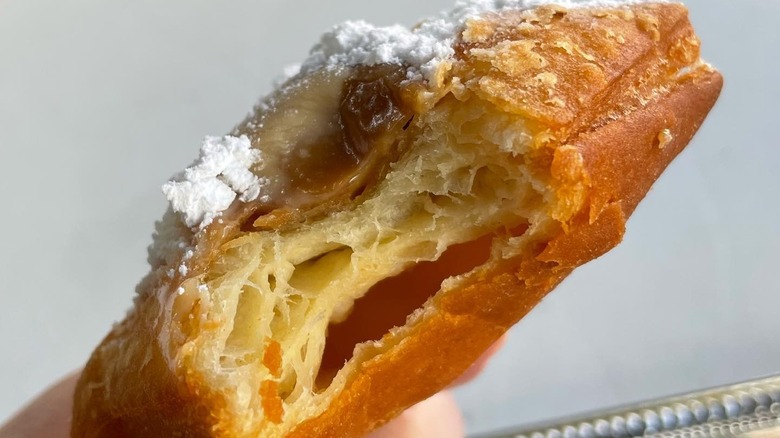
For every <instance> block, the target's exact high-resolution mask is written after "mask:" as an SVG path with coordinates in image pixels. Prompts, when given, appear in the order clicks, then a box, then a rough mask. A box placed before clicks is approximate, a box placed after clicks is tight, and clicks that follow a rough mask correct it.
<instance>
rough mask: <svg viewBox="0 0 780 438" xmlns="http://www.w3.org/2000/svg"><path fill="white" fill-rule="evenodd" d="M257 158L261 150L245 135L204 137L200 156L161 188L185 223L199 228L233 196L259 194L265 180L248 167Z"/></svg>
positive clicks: (250, 197)
mask: <svg viewBox="0 0 780 438" xmlns="http://www.w3.org/2000/svg"><path fill="white" fill-rule="evenodd" d="M260 162H261V152H260V151H259V150H257V149H253V148H252V144H251V142H250V141H249V138H248V137H247V136H245V135H242V136H241V137H234V136H230V135H228V136H224V137H206V139H205V140H204V141H203V146H201V149H200V157H199V158H198V159H197V160H196V161H195V163H193V164H192V165H191V166H190V167H188V168H187V169H185V170H184V172H182V173H181V174H180V175H178V176H177V177H175V178H174V180H172V181H169V182H167V183H166V184H165V185H163V188H162V190H163V193H165V196H166V197H167V198H168V201H170V203H171V207H172V209H173V211H175V212H177V213H179V214H180V215H181V217H182V219H183V220H184V223H185V224H187V226H188V227H191V228H195V227H198V228H200V229H203V228H205V227H206V226H208V225H209V224H210V223H211V222H212V221H213V220H214V219H215V218H216V217H218V216H219V215H220V214H221V213H222V212H223V211H224V210H227V209H228V207H230V205H231V204H232V203H233V201H234V200H235V199H236V197H238V198H239V199H240V200H241V201H242V202H249V201H253V200H255V199H257V198H258V197H259V196H260V192H261V190H262V188H263V186H264V185H266V184H267V183H268V181H267V180H266V179H262V178H258V177H257V176H255V174H253V173H252V172H251V170H250V168H251V167H252V166H254V165H255V164H257V163H260Z"/></svg>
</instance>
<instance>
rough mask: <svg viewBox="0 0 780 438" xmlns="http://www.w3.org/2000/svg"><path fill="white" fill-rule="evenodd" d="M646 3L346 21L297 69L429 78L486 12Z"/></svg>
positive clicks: (473, 5)
mask: <svg viewBox="0 0 780 438" xmlns="http://www.w3.org/2000/svg"><path fill="white" fill-rule="evenodd" d="M645 1H648V0H468V1H460V2H458V3H456V5H455V8H453V9H452V10H450V11H447V12H443V13H441V14H439V16H437V17H434V18H431V19H428V20H425V21H423V22H421V23H420V24H418V25H417V26H415V27H414V28H413V29H411V30H410V29H407V28H405V27H403V26H399V25H394V26H386V27H377V26H373V25H371V24H369V23H366V22H365V21H348V22H345V23H342V24H339V25H337V26H336V27H334V28H333V29H332V30H331V31H330V32H327V33H325V34H324V35H323V36H322V38H321V40H320V42H319V44H317V45H316V46H314V48H313V49H312V51H311V54H310V56H309V58H308V59H307V60H306V61H305V62H304V63H303V66H302V69H301V71H302V72H304V73H305V72H308V71H311V70H315V69H317V68H320V67H322V66H330V65H345V64H346V65H359V64H366V65H374V64H381V63H394V64H406V65H409V66H410V78H412V77H414V76H417V75H419V76H422V77H423V78H424V79H428V80H430V79H431V78H433V77H434V76H435V74H436V72H437V71H438V70H439V68H441V67H442V66H444V65H446V64H447V62H448V61H449V60H450V59H451V58H452V56H453V55H454V54H455V52H454V49H453V48H452V46H453V43H454V42H455V39H456V38H457V36H458V34H459V33H460V31H461V30H462V29H463V27H464V24H465V23H466V22H467V21H468V20H470V19H479V17H480V16H482V15H484V14H485V13H487V12H500V11H505V10H524V9H530V8H534V7H538V6H541V5H551V4H555V5H560V6H563V7H567V8H577V7H618V6H624V5H627V4H632V3H642V2H645ZM663 1H664V0H661V1H659V2H663Z"/></svg>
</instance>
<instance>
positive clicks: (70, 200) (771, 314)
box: [0, 0, 780, 431]
mask: <svg viewBox="0 0 780 438" xmlns="http://www.w3.org/2000/svg"><path fill="white" fill-rule="evenodd" d="M449 3H450V0H435V1H428V2H422V1H419V0H417V1H414V0H393V1H387V2H379V1H360V0H351V1H342V0H339V1H335V0H334V1H330V2H323V1H315V0H299V1H297V2H282V1H280V0H276V1H271V0H265V1H262V0H256V1H249V0H236V1H231V2H214V1H203V0H199V1H195V0H167V1H164V2H161V1H155V0H137V1H133V2H129V1H120V0H113V1H107V0H90V1H87V0H71V1H68V2H64V1H61V0H5V1H3V2H0V230H2V237H0V299H1V300H2V306H0V352H2V353H0V419H3V418H6V417H7V416H9V415H11V413H12V412H13V411H14V410H16V409H17V408H18V407H20V406H21V404H22V403H23V402H24V401H25V400H28V399H29V398H30V397H31V396H33V395H34V394H35V393H37V392H38V391H40V390H41V389H43V388H44V387H45V386H46V385H47V384H48V383H49V382H51V381H52V380H53V379H55V378H56V377H58V376H61V375H63V374H64V373H66V372H68V371H69V370H73V369H75V368H77V367H79V366H80V364H82V363H83V362H84V361H85V360H86V358H87V357H88V355H89V352H90V351H91V349H92V348H93V347H94V345H96V344H97V343H98V342H99V340H100V338H101V337H102V336H103V335H104V333H105V332H106V331H107V330H108V329H109V328H110V326H111V323H112V322H113V321H115V320H117V319H119V318H121V317H122V315H123V314H124V311H125V310H126V308H127V307H128V306H129V305H130V301H131V298H132V294H133V287H134V284H135V283H136V281H138V279H139V278H140V277H141V276H142V275H143V273H144V272H145V271H146V265H145V257H146V254H145V247H146V245H147V244H148V243H149V240H150V234H151V231H152V229H153V228H152V227H153V222H154V220H156V219H157V218H158V217H159V216H160V215H161V214H162V212H163V210H164V208H165V203H164V199H163V196H162V195H161V193H160V191H159V186H160V184H161V183H162V182H164V181H165V180H166V179H167V178H168V177H169V176H170V175H171V174H173V173H174V172H176V171H177V170H179V169H180V168H182V167H183V165H185V164H187V163H189V162H190V161H191V159H192V158H193V157H194V156H195V154H196V151H197V148H198V146H199V142H200V140H201V138H202V137H203V136H204V135H206V134H221V133H224V132H226V131H227V130H228V129H230V128H231V127H232V125H233V124H234V123H235V122H237V121H238V120H240V119H241V118H242V117H243V115H244V114H245V112H246V111H247V110H248V109H249V108H250V107H251V105H252V104H253V103H254V102H255V101H256V100H257V98H258V96H260V95H261V94H263V93H265V92H267V91H268V90H269V88H270V83H271V81H272V79H273V78H274V77H275V76H276V75H278V74H279V73H280V72H281V71H282V68H283V67H284V66H285V65H287V64H290V63H293V62H296V61H298V60H300V59H302V57H303V56H304V55H305V54H306V52H307V50H308V48H309V46H310V45H311V44H312V43H313V42H314V41H315V40H316V38H317V36H318V35H319V34H320V33H321V32H322V31H323V30H325V29H326V28H328V27H329V26H330V25H332V24H334V23H336V22H338V21H341V20H344V19H347V18H365V19H368V20H370V21H373V22H376V23H382V24H389V23H392V22H402V23H406V24H412V23H413V22H414V21H415V20H416V19H417V18H419V17H422V16H425V15H428V14H430V13H433V12H435V11H437V10H439V9H442V8H444V7H446V6H447V5H448V4H449ZM688 4H689V5H690V8H691V10H692V17H693V21H694V23H695V25H696V26H697V28H698V30H699V32H700V34H701V36H702V39H703V40H704V52H705V54H706V56H707V58H708V59H709V60H711V61H712V62H713V63H714V64H715V65H717V66H718V67H719V68H720V69H721V70H722V71H723V73H724V75H725V76H726V82H727V85H726V88H725V91H724V94H723V96H722V98H721V101H720V102H719V104H718V106H717V107H716V109H715V111H714V112H713V114H712V115H711V117H710V118H709V120H708V121H707V123H706V124H705V126H704V127H703V129H702V131H701V132H700V134H699V136H698V137H697V138H696V140H695V141H694V142H693V143H692V144H691V146H690V147H689V149H688V150H687V151H686V152H685V153H684V154H683V155H682V156H681V157H680V158H679V159H678V160H677V161H676V162H675V163H674V164H673V165H672V166H671V167H670V168H669V170H668V171H667V173H666V174H665V175H664V177H663V178H662V179H661V180H660V181H659V182H658V184H657V185H656V187H655V189H654V190H653V191H652V192H651V193H650V195H649V196H648V198H647V200H646V201H645V203H644V204H643V205H642V206H641V207H640V208H639V210H638V211H637V212H636V214H635V216H634V218H633V219H632V220H631V222H630V223H629V228H628V234H627V236H626V240H625V242H624V243H623V245H622V246H621V247H619V248H618V249H617V250H615V251H613V252H611V253H610V254H609V255H607V256H605V257H603V258H602V259H600V260H598V261H597V262H594V263H592V264H590V265H589V266H587V267H585V268H582V269H581V270H579V271H578V272H577V273H576V274H575V275H573V276H572V277H571V278H570V279H569V280H567V282H566V283H565V284H564V285H563V286H562V287H560V288H559V289H558V290H557V291H556V292H555V293H554V294H552V295H551V296H550V297H549V298H548V299H547V300H545V302H544V303H543V304H542V305H540V306H539V307H538V308H537V310H535V311H534V312H533V313H532V315H530V316H529V317H528V318H526V319H525V320H523V322H522V323H521V324H520V325H519V326H517V327H516V328H515V329H514V330H513V331H512V334H511V338H510V342H509V344H508V345H507V346H506V348H505V349H504V350H503V351H502V352H501V353H500V354H499V356H498V357H496V359H495V360H494V361H493V363H492V364H491V366H490V367H489V368H488V370H487V372H486V373H485V374H484V375H483V376H482V377H480V378H479V379H478V380H477V381H476V382H475V383H473V384H472V385H470V386H468V387H466V388H463V389H461V390H459V391H458V397H459V401H460V403H461V405H462V406H463V407H464V409H465V413H466V418H467V420H468V422H469V426H470V428H471V430H472V431H484V430H489V429H494V428H497V427H499V428H500V427H503V426H508V425H514V424H521V423H527V422H535V421H539V420H544V419H549V418H554V417H558V416H561V415H568V414H572V413H576V412H581V411H588V410H592V409H595V408H599V407H605V406H609V405H614V404H620V403H624V402H628V401H635V400H639V399H643V398H647V397H653V396H660V395H664V394H669V393H675V392H680V391H684V390H689V389H694V388H700V387H705V386H709V385H715V384H721V383H726V382H731V381H735V380H741V379H746V378H750V377H755V376H760V375H763V374H767V373H772V372H776V371H780V346H778V342H777V340H776V337H777V336H776V335H777V333H778V329H780V323H778V316H777V310H778V309H780V286H779V285H778V280H777V278H776V275H775V274H776V272H775V271H774V270H775V269H777V266H778V265H780V255H778V252H780V205H779V203H778V201H780V199H779V198H780V197H779V196H778V194H777V191H778V189H779V188H780V171H778V170H776V167H777V166H778V163H780V141H778V139H777V129H778V127H779V126H780V115H779V113H778V110H777V106H778V105H777V103H778V101H780V85H779V84H778V82H777V80H778V73H777V71H778V68H780V63H779V62H778V58H777V54H778V47H780V31H779V30H778V29H777V28H776V27H775V26H776V24H775V23H777V22H778V20H779V19H780V2H778V1H772V0H764V1H760V0H740V1H731V0H728V1H727V0H690V1H689V2H688Z"/></svg>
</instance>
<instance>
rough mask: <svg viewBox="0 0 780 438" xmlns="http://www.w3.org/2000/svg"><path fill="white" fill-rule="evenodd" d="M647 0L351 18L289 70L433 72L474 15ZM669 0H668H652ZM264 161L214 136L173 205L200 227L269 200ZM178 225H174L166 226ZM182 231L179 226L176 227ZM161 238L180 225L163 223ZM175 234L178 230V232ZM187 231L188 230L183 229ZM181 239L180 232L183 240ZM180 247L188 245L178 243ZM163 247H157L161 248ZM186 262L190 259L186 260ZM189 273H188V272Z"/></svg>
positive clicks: (178, 186)
mask: <svg viewBox="0 0 780 438" xmlns="http://www.w3.org/2000/svg"><path fill="white" fill-rule="evenodd" d="M644 1H648V0H467V1H460V2H458V3H456V5H455V7H454V8H453V9H452V10H450V11H447V12H444V13H441V14H439V15H438V16H436V17H434V18H431V19H428V20H425V21H423V22H421V23H420V24H418V25H417V26H415V27H414V28H413V29H411V30H409V29H407V28H405V27H402V26H399V25H394V26H387V27H376V26H373V25H371V24H369V23H366V22H364V21H351V22H346V23H343V24H340V25H338V26H336V27H334V28H333V29H332V30H331V31H330V32H327V33H325V34H324V35H323V36H322V38H321V40H320V42H319V43H318V44H317V45H316V46H315V47H314V48H313V49H312V51H311V54H310V56H309V58H308V59H307V60H306V61H305V62H304V63H303V64H302V65H301V66H300V67H298V66H292V67H291V68H288V69H286V70H285V74H284V77H285V78H286V77H290V76H293V75H295V74H296V73H298V72H301V73H304V74H305V73H307V72H310V71H313V70H316V69H319V68H321V67H323V66H334V65H358V64H368V65H372V64H379V63H396V64H405V65H408V66H409V75H408V77H409V78H410V79H412V78H423V79H428V80H430V79H432V78H434V77H435V75H436V74H437V72H438V71H439V70H440V69H441V68H442V67H446V66H447V65H448V63H449V62H450V60H451V58H452V57H453V55H454V49H453V47H452V46H453V44H454V43H455V40H456V38H457V37H458V35H459V34H460V32H461V31H462V30H463V28H464V26H465V24H466V22H467V21H468V20H479V19H481V17H482V16H484V15H485V14H486V13H488V12H500V11H504V10H525V9H530V8H533V7H537V6H541V5H546V4H557V5H561V6H564V7H567V8H577V7H618V6H623V5H627V4H632V3H641V2H644ZM653 1H661V2H662V1H664V0H653ZM258 164H262V156H261V152H260V151H259V150H257V149H252V147H251V142H250V140H249V139H248V138H247V137H246V136H243V135H242V136H241V137H234V136H225V137H207V138H206V139H205V140H204V142H203V146H202V147H201V151H200V157H199V158H198V159H197V160H196V161H195V163H193V164H192V165H191V166H190V167H188V168H187V169H186V170H185V171H184V172H183V173H181V174H180V175H178V176H177V177H175V178H174V180H172V181H170V182H168V183H166V184H165V185H164V186H163V192H164V193H165V195H166V197H167V198H168V200H169V201H170V203H171V208H172V211H173V212H176V213H178V214H179V216H180V217H181V219H182V220H183V222H184V223H185V224H186V225H187V226H188V227H190V228H192V229H193V231H198V230H202V229H204V228H205V227H206V226H208V225H209V224H210V223H212V222H213V221H214V219H215V218H218V217H219V216H220V215H221V213H222V212H223V211H225V210H226V209H228V208H229V207H230V206H231V204H232V203H233V202H234V201H235V199H236V198H239V199H240V200H241V201H243V202H250V201H253V200H255V199H258V198H259V199H261V200H264V199H265V200H267V196H268V195H264V194H263V193H262V191H263V189H264V187H265V188H266V190H268V188H267V187H266V186H269V184H270V182H269V181H268V179H267V178H260V177H258V176H256V175H255V174H254V173H252V171H251V170H250V169H252V168H253V167H257V165H258ZM167 228H170V229H171V230H173V229H174V228H175V227H173V226H167ZM177 232H178V230H177ZM158 234H159V236H158V237H160V239H156V241H157V240H166V239H164V237H165V236H164V235H167V234H171V235H172V236H173V232H172V231H171V232H170V233H169V231H167V229H166V230H162V229H161V230H158ZM171 238H173V237H171ZM176 238H177V239H181V237H176ZM177 242H179V243H180V240H177ZM168 246H170V245H168V243H166V242H156V243H155V244H154V248H152V250H150V259H157V260H160V259H167V258H169V254H171V253H172V251H169V250H171V249H172V248H168ZM178 249H179V250H181V248H178ZM155 253H157V254H155ZM185 269H186V267H185ZM182 275H185V273H184V272H182Z"/></svg>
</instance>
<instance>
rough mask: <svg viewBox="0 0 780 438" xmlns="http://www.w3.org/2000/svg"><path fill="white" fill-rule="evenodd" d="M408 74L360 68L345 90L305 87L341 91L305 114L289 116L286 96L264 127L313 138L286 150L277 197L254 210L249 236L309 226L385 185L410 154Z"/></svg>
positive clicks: (327, 83) (328, 83)
mask: <svg viewBox="0 0 780 438" xmlns="http://www.w3.org/2000/svg"><path fill="white" fill-rule="evenodd" d="M403 74H404V69H403V68H399V66H397V65H380V66H372V67H367V66H361V67H355V68H354V69H352V70H351V71H350V72H349V73H348V74H347V75H346V77H344V78H343V79H341V82H340V83H336V84H333V83H332V82H333V79H332V78H324V79H320V80H319V81H318V80H316V79H315V80H313V82H312V83H309V84H306V88H308V89H309V92H311V89H312V88H313V87H323V88H324V89H326V90H327V89H328V87H331V88H332V87H334V86H338V87H340V90H339V91H338V93H337V94H338V95H337V96H336V93H332V94H331V96H322V102H318V101H316V100H315V99H313V100H312V102H311V104H310V105H309V106H308V107H305V108H303V110H302V109H300V108H290V109H287V108H285V102H284V96H283V97H282V99H280V100H279V101H277V102H276V108H275V109H274V112H273V113H271V114H267V115H265V116H264V117H265V118H267V119H269V120H263V122H264V124H265V122H271V123H274V122H275V121H274V120H270V119H272V118H283V117H294V118H296V120H295V121H294V123H297V124H302V126H303V127H304V129H306V130H307V131H308V132H306V133H304V134H300V135H297V138H294V139H293V140H292V141H291V142H290V143H289V144H286V145H284V146H285V147H286V148H287V151H286V153H284V154H282V155H281V157H280V159H279V161H280V166H279V168H281V172H280V175H278V176H277V178H276V179H275V188H274V189H273V190H272V192H273V194H272V195H271V196H269V198H266V200H265V201H264V202H260V204H261V205H255V206H253V207H250V208H252V210H253V211H254V214H253V215H251V216H250V217H249V218H248V219H247V220H244V222H245V223H246V224H247V225H251V226H250V227H247V226H246V225H244V229H247V230H251V229H266V228H273V227H278V226H279V225H280V222H295V219H298V220H301V219H304V218H305V217H306V216H307V215H308V214H309V213H311V212H322V210H323V209H329V208H328V207H329V206H335V205H340V204H343V203H345V202H349V201H352V200H354V199H355V198H357V197H358V196H360V195H361V194H362V193H363V192H364V191H365V190H366V189H368V188H370V187H371V186H373V185H374V184H375V183H376V182H377V181H378V180H380V179H381V178H383V177H384V175H385V174H386V172H387V170H388V168H389V165H390V164H391V163H393V162H395V161H396V160H397V159H398V158H399V157H400V156H401V154H402V153H403V152H404V151H403V150H402V149H403V147H402V146H401V145H402V143H401V142H400V139H401V137H402V134H403V132H404V131H405V130H406V129H407V128H408V127H409V126H410V124H411V121H412V119H413V117H414V112H413V111H412V109H411V106H410V105H408V104H407V103H405V102H404V99H403V90H402V88H401V86H400V84H401V82H402V81H403V79H404V77H403ZM318 82H320V83H318ZM324 93H325V94H326V93H327V92H324ZM333 97H337V98H336V99H335V101H334V99H333ZM289 100H295V96H290V99H289ZM307 110H311V113H307ZM315 111H316V112H317V114H314V112H315ZM309 117H311V118H312V123H311V124H309V123H307V121H308V120H307V118H309ZM255 138H257V139H258V142H259V144H257V145H256V147H259V148H261V149H263V150H264V151H265V149H266V148H264V144H263V132H257V135H256V136H255ZM258 173H260V174H262V172H258ZM291 216H292V217H291Z"/></svg>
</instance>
